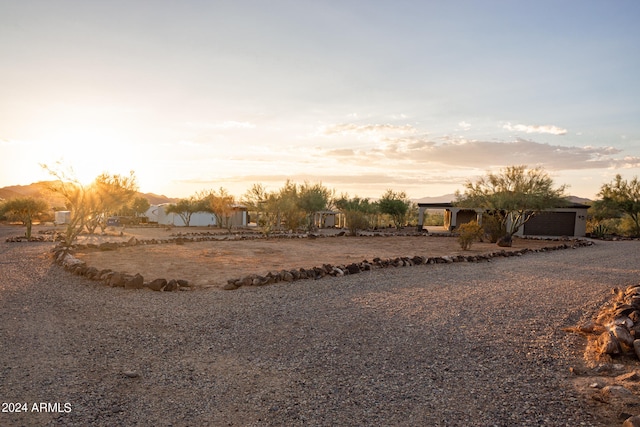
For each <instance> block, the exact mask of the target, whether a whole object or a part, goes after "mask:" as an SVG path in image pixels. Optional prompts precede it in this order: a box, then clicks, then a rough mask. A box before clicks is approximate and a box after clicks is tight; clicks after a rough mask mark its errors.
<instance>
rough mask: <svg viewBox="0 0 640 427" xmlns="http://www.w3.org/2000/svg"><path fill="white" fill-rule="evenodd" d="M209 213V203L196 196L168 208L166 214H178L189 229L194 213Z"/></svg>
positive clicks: (181, 200)
mask: <svg viewBox="0 0 640 427" xmlns="http://www.w3.org/2000/svg"><path fill="white" fill-rule="evenodd" d="M207 211H209V204H208V201H207V200H204V199H201V198H198V197H196V196H191V197H187V198H185V199H180V200H178V202H177V203H174V204H172V205H169V206H167V209H166V210H165V212H166V213H174V214H177V215H178V216H179V217H180V218H181V219H182V222H184V225H185V226H186V227H189V224H190V223H191V216H192V215H193V214H194V213H196V212H207Z"/></svg>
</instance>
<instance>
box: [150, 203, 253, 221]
mask: <svg viewBox="0 0 640 427" xmlns="http://www.w3.org/2000/svg"><path fill="white" fill-rule="evenodd" d="M169 205H171V203H161V204H159V205H151V207H149V209H148V210H147V212H145V215H144V216H146V217H147V219H148V220H149V222H150V223H155V224H159V225H174V226H176V227H184V226H185V223H184V221H183V219H182V217H181V216H180V215H178V214H175V213H167V212H166V208H167V206H169ZM233 211H234V213H233V215H232V216H231V226H232V227H245V226H246V225H247V223H248V215H247V208H246V206H244V205H233ZM223 225H224V224H223ZM189 226H191V227H216V226H218V221H217V219H216V216H215V215H214V214H213V213H211V212H194V213H193V214H192V215H191V220H190V221H189Z"/></svg>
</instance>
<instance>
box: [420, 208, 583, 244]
mask: <svg viewBox="0 0 640 427" xmlns="http://www.w3.org/2000/svg"><path fill="white" fill-rule="evenodd" d="M427 209H445V212H444V226H445V229H448V230H453V229H455V228H456V227H457V226H459V225H460V224H462V223H464V222H467V221H468V220H469V218H468V217H469V214H466V213H464V212H465V211H474V209H460V208H455V207H453V206H452V204H451V203H442V204H437V203H425V204H418V229H419V230H422V228H423V226H422V224H423V223H424V213H425V211H426V210H427ZM587 209H589V206H586V205H581V204H576V206H572V207H566V208H556V209H550V210H549V212H574V213H575V215H576V218H575V225H574V232H573V236H574V237H584V236H586V234H587ZM475 212H476V214H477V220H478V223H479V224H482V210H480V209H475ZM459 213H462V215H460V218H458V214H459ZM460 220H462V222H461V221H460ZM523 235H524V227H521V228H520V230H519V231H518V232H517V233H516V236H521V237H522V236H523Z"/></svg>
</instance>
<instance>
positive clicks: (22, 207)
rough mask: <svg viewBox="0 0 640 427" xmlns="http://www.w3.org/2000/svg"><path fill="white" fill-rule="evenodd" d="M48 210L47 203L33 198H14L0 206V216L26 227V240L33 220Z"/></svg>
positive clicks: (28, 237)
mask: <svg viewBox="0 0 640 427" xmlns="http://www.w3.org/2000/svg"><path fill="white" fill-rule="evenodd" d="M48 210H49V206H48V205H47V202H45V201H44V200H42V199H36V198H34V197H16V198H15V199H9V200H7V201H6V202H4V203H3V204H2V206H0V214H2V215H6V216H7V217H8V218H9V219H13V220H17V221H20V222H22V224H23V225H24V226H26V227H27V231H26V233H25V235H26V237H27V239H30V238H31V227H32V225H33V220H35V219H38V218H39V217H40V215H42V214H44V213H46V212H47V211H48Z"/></svg>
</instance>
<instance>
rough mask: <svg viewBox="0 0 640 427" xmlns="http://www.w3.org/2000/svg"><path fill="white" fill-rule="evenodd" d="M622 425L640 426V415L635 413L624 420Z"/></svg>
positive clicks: (629, 426)
mask: <svg viewBox="0 0 640 427" xmlns="http://www.w3.org/2000/svg"><path fill="white" fill-rule="evenodd" d="M622 427H640V415H634V416H633V417H629V418H627V419H626V420H624V423H622Z"/></svg>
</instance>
